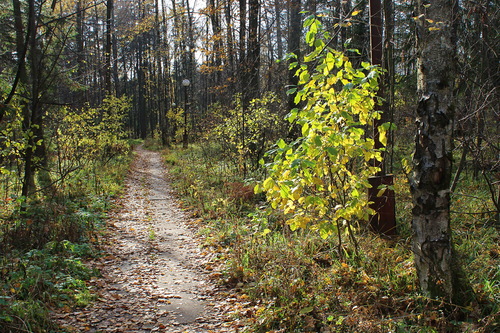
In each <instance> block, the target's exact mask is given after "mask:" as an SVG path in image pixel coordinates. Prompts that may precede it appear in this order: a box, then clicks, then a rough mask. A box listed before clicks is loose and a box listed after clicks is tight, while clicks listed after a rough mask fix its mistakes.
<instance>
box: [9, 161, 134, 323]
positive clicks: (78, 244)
mask: <svg viewBox="0 0 500 333" xmlns="http://www.w3.org/2000/svg"><path fill="white" fill-rule="evenodd" d="M129 161H130V156H118V157H116V158H114V159H113V160H109V161H107V162H106V163H105V164H103V165H100V166H99V167H98V168H95V167H93V166H92V165H91V164H90V163H89V164H88V166H89V167H87V168H82V169H80V170H78V171H75V172H74V173H73V174H71V176H70V177H67V178H66V179H65V182H64V184H61V185H60V186H59V187H58V188H57V191H56V192H54V194H53V196H51V197H48V196H44V195H42V193H40V194H39V196H38V197H36V198H33V199H32V200H30V202H29V203H28V204H27V209H26V211H20V210H19V207H20V205H21V204H22V203H23V202H22V200H18V199H16V197H15V196H14V195H12V194H9V193H7V191H6V189H7V188H6V187H4V188H2V189H3V191H4V193H0V194H1V195H0V197H2V198H6V199H5V200H3V202H1V203H0V249H1V251H0V332H61V330H60V329H59V328H58V327H57V325H56V324H55V323H54V322H52V321H51V319H50V310H51V309H52V308H57V307H84V306H87V305H89V304H90V303H91V302H92V301H93V300H94V299H95V298H96V295H94V294H92V293H91V291H90V290H89V288H88V287H87V281H89V280H90V279H91V278H92V276H97V275H98V274H99V272H98V271H96V270H93V269H91V268H89V267H88V266H87V265H86V264H85V260H86V259H89V258H92V257H94V256H97V255H99V252H98V250H96V248H97V247H96V245H98V241H99V237H100V235H101V233H102V232H103V228H104V225H103V218H104V217H105V216H106V212H107V210H108V209H109V208H110V205H111V203H110V199H111V198H113V197H114V196H115V195H117V194H119V193H120V191H121V184H122V180H123V178H124V176H125V174H126V171H127V170H128V164H129ZM4 183H6V182H4Z"/></svg>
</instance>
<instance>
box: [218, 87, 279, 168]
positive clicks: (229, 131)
mask: <svg viewBox="0 0 500 333" xmlns="http://www.w3.org/2000/svg"><path fill="white" fill-rule="evenodd" d="M279 103H280V101H279V99H278V97H277V96H276V94H275V93H272V92H267V93H265V94H264V96H263V97H262V98H258V99H254V100H252V101H250V105H249V107H248V109H246V110H244V109H243V106H242V103H241V96H240V95H236V96H235V101H234V107H233V108H231V109H225V108H223V107H221V106H220V105H219V104H215V105H212V106H211V111H212V113H213V114H214V116H215V118H216V125H215V127H214V128H213V129H212V130H211V131H210V132H209V133H208V137H209V138H211V139H215V140H216V141H217V142H220V144H221V145H223V147H224V150H225V151H226V154H228V157H230V158H233V159H234V160H236V161H239V162H240V163H242V161H243V160H245V159H249V160H250V161H251V162H253V163H254V164H256V165H257V162H258V161H259V159H260V158H261V157H262V154H263V152H264V151H265V149H267V148H268V146H269V145H270V143H271V142H272V141H274V140H276V137H277V135H278V133H279V131H280V123H282V121H281V120H280V116H279V114H277V113H276V112H275V111H273V107H274V108H276V106H277V105H278V104H279ZM271 140H272V141H271Z"/></svg>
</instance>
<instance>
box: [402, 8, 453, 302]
mask: <svg viewBox="0 0 500 333" xmlns="http://www.w3.org/2000/svg"><path fill="white" fill-rule="evenodd" d="M455 10H456V6H455V0H437V1H432V2H424V1H422V0H419V1H418V15H419V16H418V18H417V19H416V21H417V49H418V107H417V118H416V124H417V133H416V136H415V153H414V156H413V167H414V171H413V177H412V183H411V192H412V196H413V223H412V228H413V251H414V255H415V266H416V269H417V274H418V278H419V282H420V288H421V290H422V291H423V292H424V293H425V294H427V295H429V296H431V297H435V296H442V297H446V298H448V299H452V298H453V295H454V292H455V290H454V280H455V276H454V269H453V246H452V243H451V228H450V191H449V187H450V180H451V166H452V148H453V141H452V134H453V117H454V100H453V89H454V79H455V53H456V50H455V49H456V43H455V29H454V19H455Z"/></svg>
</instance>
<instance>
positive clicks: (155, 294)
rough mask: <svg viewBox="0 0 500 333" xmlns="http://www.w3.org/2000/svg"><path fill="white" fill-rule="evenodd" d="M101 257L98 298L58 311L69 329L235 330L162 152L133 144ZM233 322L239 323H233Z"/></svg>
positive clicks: (97, 287) (58, 318)
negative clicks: (172, 184)
mask: <svg viewBox="0 0 500 333" xmlns="http://www.w3.org/2000/svg"><path fill="white" fill-rule="evenodd" d="M136 152H137V156H136V159H135V161H134V163H133V166H132V170H131V172H130V175H129V176H128V178H127V183H126V190H125V193H126V194H125V195H124V197H123V198H122V199H121V202H120V203H121V205H120V207H121V208H120V209H118V210H117V212H116V214H114V217H111V218H110V221H109V223H108V224H109V228H110V232H109V235H108V237H109V238H108V240H109V242H108V245H107V246H106V247H107V248H106V250H107V252H108V253H109V255H107V256H106V257H104V258H102V259H100V260H98V261H96V262H95V265H96V267H97V268H99V269H100V270H101V272H102V275H103V276H102V277H101V278H98V279H94V280H93V281H92V285H93V288H94V289H95V290H94V292H97V294H98V295H99V298H98V300H97V301H96V302H94V303H93V304H92V305H91V306H88V307H86V308H83V309H77V310H76V311H75V310H71V309H66V310H62V311H61V312H59V313H56V314H55V317H56V319H57V320H58V321H59V322H60V323H61V325H62V326H63V327H65V328H66V329H68V330H70V331H74V332H235V331H237V330H235V328H234V327H235V326H234V323H231V322H230V321H229V320H230V319H229V318H228V317H227V316H226V315H225V314H224V312H225V311H227V308H225V307H224V306H223V305H221V304H224V302H220V301H219V302H217V301H216V300H215V299H216V298H217V297H220V295H219V296H218V295H217V291H216V288H215V287H214V285H213V284H212V283H211V282H210V281H209V279H208V275H207V272H206V271H204V270H203V269H202V267H203V266H204V265H205V264H206V263H207V262H208V261H209V259H210V258H209V257H207V254H205V253H201V252H200V250H199V246H198V245H197V243H196V238H195V237H194V235H193V231H192V230H191V229H189V227H188V226H187V222H188V221H189V218H188V216H187V215H186V213H185V212H183V211H182V210H181V209H180V208H179V205H178V203H177V202H176V200H175V199H174V197H173V195H172V192H171V189H170V186H169V184H168V182H167V180H166V178H165V175H164V171H165V168H164V166H163V164H162V161H161V157H160V154H159V153H157V152H151V151H147V150H144V149H143V148H142V147H139V148H137V149H136ZM236 326H237V325H236Z"/></svg>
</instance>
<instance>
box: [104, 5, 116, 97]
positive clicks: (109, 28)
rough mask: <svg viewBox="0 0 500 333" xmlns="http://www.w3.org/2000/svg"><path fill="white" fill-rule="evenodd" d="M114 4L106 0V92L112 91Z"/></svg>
mask: <svg viewBox="0 0 500 333" xmlns="http://www.w3.org/2000/svg"><path fill="white" fill-rule="evenodd" d="M113 6H114V0H107V1H106V44H105V49H104V57H105V64H104V66H105V68H104V81H105V87H106V94H111V93H112V85H111V68H112V63H111V59H112V57H111V55H112V43H113Z"/></svg>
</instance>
